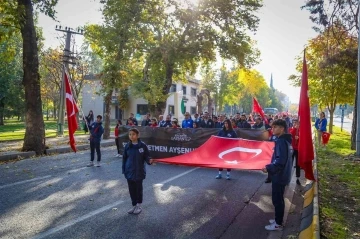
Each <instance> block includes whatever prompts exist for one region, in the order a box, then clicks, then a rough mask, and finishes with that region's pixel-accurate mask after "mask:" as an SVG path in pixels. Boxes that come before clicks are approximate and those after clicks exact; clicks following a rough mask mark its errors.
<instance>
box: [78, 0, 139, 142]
mask: <svg viewBox="0 0 360 239" xmlns="http://www.w3.org/2000/svg"><path fill="white" fill-rule="evenodd" d="M102 3H103V4H104V5H103V6H104V7H103V9H102V12H103V16H104V24H103V25H101V26H100V25H90V26H87V27H86V34H85V37H86V38H87V40H88V41H89V43H90V45H91V47H92V49H93V51H94V52H95V53H96V54H98V55H99V56H100V57H101V58H102V59H103V61H104V66H103V70H102V72H101V74H100V77H101V81H102V92H103V94H104V95H105V97H104V100H105V117H104V122H105V127H104V136H103V137H104V138H105V139H106V138H109V137H110V104H111V99H112V94H113V91H114V89H115V88H120V89H122V91H121V92H124V91H123V89H126V88H127V87H128V84H127V82H128V81H129V72H131V71H132V70H131V68H130V67H129V62H130V58H131V57H132V56H133V53H134V51H135V48H136V45H134V40H135V39H136V36H138V27H139V25H138V22H139V16H140V13H141V12H142V5H143V4H142V3H141V1H137V0H129V1H117V0H103V1H102Z"/></svg>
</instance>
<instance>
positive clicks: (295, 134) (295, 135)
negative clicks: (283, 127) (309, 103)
mask: <svg viewBox="0 0 360 239" xmlns="http://www.w3.org/2000/svg"><path fill="white" fill-rule="evenodd" d="M292 124H293V127H291V129H290V130H289V132H290V134H291V136H292V143H291V144H292V147H293V150H294V151H293V154H292V162H293V164H294V163H295V166H294V167H295V168H296V184H297V185H300V180H299V179H300V166H299V162H298V155H299V151H298V149H299V121H298V120H297V119H293V121H292Z"/></svg>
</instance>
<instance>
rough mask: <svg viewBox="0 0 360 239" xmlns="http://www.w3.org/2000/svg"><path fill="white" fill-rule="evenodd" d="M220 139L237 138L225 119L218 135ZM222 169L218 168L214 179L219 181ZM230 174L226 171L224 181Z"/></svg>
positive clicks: (229, 123)
mask: <svg viewBox="0 0 360 239" xmlns="http://www.w3.org/2000/svg"><path fill="white" fill-rule="evenodd" d="M217 136H220V137H225V138H237V134H236V132H235V131H234V130H233V128H232V126H231V121H230V120H229V119H226V120H225V121H224V127H223V129H222V130H220V131H219V133H218V135H217ZM222 171H223V169H222V168H219V174H218V175H217V176H216V177H215V178H216V179H221V178H222ZM230 172H231V169H229V168H228V169H227V172H226V180H230Z"/></svg>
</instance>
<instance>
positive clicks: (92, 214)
mask: <svg viewBox="0 0 360 239" xmlns="http://www.w3.org/2000/svg"><path fill="white" fill-rule="evenodd" d="M196 169H199V168H193V169H190V170H188V171H185V172H183V173H180V174H178V175H176V176H174V177H171V178H169V179H166V180H165V181H162V182H161V183H158V184H155V186H162V185H164V184H166V183H169V182H171V181H173V180H175V179H178V178H180V177H182V176H184V175H186V174H188V173H191V172H192V171H195V170H196ZM147 189H149V188H147ZM147 189H144V191H145V190H147ZM121 203H124V201H117V202H114V203H112V204H109V205H107V206H104V207H102V208H99V209H97V210H95V211H92V212H89V213H88V214H85V215H84V216H81V217H79V218H77V219H74V220H71V221H69V222H67V223H65V224H64V225H61V226H58V227H54V228H52V229H50V230H48V231H45V232H42V233H39V234H38V235H36V236H35V237H33V239H41V238H45V237H47V236H50V235H51V234H54V233H57V232H59V231H61V230H64V229H65V228H68V227H70V226H73V225H75V224H76V223H78V222H81V221H84V220H86V219H89V218H90V217H93V216H95V215H97V214H99V213H102V212H105V211H107V210H109V209H111V208H114V207H115V206H118V205H119V204H121Z"/></svg>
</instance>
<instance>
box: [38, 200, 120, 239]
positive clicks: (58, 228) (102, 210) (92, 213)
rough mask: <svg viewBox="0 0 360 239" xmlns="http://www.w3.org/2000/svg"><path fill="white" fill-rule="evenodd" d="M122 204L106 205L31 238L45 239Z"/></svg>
mask: <svg viewBox="0 0 360 239" xmlns="http://www.w3.org/2000/svg"><path fill="white" fill-rule="evenodd" d="M123 202H124V201H117V202H114V203H112V204H109V205H107V206H104V207H101V208H99V209H97V210H95V211H92V212H90V213H88V214H85V215H84V216H81V217H79V218H76V219H74V220H71V221H69V222H67V223H65V224H64V225H62V226H58V227H55V228H53V229H50V230H48V231H46V232H43V233H40V234H38V235H36V236H35V237H33V239H41V238H45V237H47V236H50V235H51V234H54V233H56V232H58V231H61V230H64V229H65V228H67V227H70V226H73V225H75V224H76V223H78V222H81V221H84V220H86V219H88V218H90V217H93V216H95V215H97V214H99V213H102V212H104V211H107V210H109V209H111V208H114V207H115V206H118V205H119V204H121V203H123Z"/></svg>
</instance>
